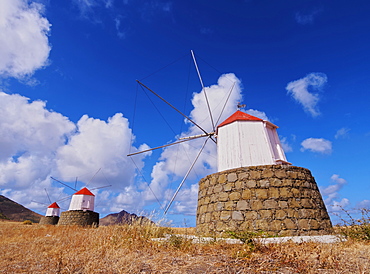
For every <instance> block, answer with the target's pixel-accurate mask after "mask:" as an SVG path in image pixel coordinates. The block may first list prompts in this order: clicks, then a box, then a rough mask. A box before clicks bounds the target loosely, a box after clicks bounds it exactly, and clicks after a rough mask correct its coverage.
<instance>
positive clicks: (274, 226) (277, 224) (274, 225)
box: [269, 220, 283, 231]
mask: <svg viewBox="0 0 370 274" xmlns="http://www.w3.org/2000/svg"><path fill="white" fill-rule="evenodd" d="M282 228H283V223H282V222H281V221H280V220H273V221H272V222H271V223H269V231H271V230H272V231H279V230H281V229H282Z"/></svg>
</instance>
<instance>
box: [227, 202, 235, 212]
mask: <svg viewBox="0 0 370 274" xmlns="http://www.w3.org/2000/svg"><path fill="white" fill-rule="evenodd" d="M235 204H236V202H234V201H227V202H225V209H226V210H233V209H235Z"/></svg>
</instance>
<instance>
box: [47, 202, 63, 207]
mask: <svg viewBox="0 0 370 274" xmlns="http://www.w3.org/2000/svg"><path fill="white" fill-rule="evenodd" d="M48 208H60V207H59V206H58V204H57V203H56V202H54V203H52V204H51V205H49V206H48Z"/></svg>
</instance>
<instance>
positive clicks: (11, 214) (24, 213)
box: [0, 195, 42, 223]
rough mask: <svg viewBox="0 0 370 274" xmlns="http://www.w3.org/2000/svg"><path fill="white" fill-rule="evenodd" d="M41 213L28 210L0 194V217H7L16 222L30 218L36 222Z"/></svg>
mask: <svg viewBox="0 0 370 274" xmlns="http://www.w3.org/2000/svg"><path fill="white" fill-rule="evenodd" d="M41 217H42V215H40V214H37V213H36V212H33V211H32V210H29V209H28V208H26V207H24V206H22V205H20V204H18V203H16V202H14V201H12V200H10V199H8V198H6V197H5V196H3V195H0V219H7V220H12V221H17V222H22V221H25V220H30V221H32V222H34V223H38V222H39V221H40V218H41Z"/></svg>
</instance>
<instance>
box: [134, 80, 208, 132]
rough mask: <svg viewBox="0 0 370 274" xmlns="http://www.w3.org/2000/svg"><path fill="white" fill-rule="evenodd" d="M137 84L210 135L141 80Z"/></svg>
mask: <svg viewBox="0 0 370 274" xmlns="http://www.w3.org/2000/svg"><path fill="white" fill-rule="evenodd" d="M136 82H137V83H139V84H140V85H141V86H142V87H144V88H146V89H147V90H149V91H150V92H151V93H153V94H154V95H155V96H157V97H158V98H159V99H161V100H162V101H163V102H165V103H166V104H167V105H169V106H170V107H171V108H173V109H174V110H176V111H177V112H178V113H180V114H181V115H182V116H184V117H185V118H186V119H187V120H189V122H191V123H192V124H193V125H195V126H196V127H197V128H199V129H200V130H201V131H203V132H204V133H205V134H209V133H208V132H207V131H206V130H204V129H203V128H202V127H201V126H200V125H198V124H197V123H195V122H194V121H193V120H192V119H190V118H189V117H188V116H187V115H185V114H184V113H182V112H181V111H180V110H178V109H177V108H176V107H174V106H173V105H172V104H170V103H169V102H168V101H166V100H165V99H164V98H163V97H162V96H160V95H159V94H158V93H156V92H155V91H153V90H151V89H150V88H149V87H147V86H146V85H144V84H143V83H142V82H140V81H139V80H136Z"/></svg>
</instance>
